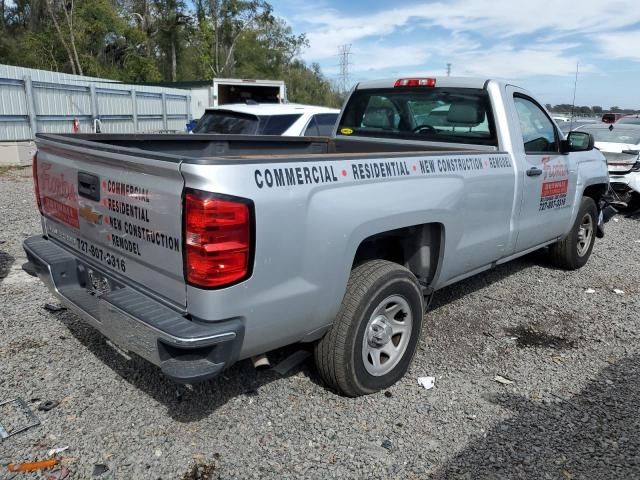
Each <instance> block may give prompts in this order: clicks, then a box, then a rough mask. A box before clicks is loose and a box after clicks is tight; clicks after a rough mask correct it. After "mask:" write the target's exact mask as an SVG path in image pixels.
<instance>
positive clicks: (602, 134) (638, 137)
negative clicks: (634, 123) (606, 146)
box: [578, 125, 640, 145]
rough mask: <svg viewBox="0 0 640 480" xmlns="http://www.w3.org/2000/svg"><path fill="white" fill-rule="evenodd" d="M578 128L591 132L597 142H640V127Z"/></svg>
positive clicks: (635, 143)
mask: <svg viewBox="0 0 640 480" xmlns="http://www.w3.org/2000/svg"><path fill="white" fill-rule="evenodd" d="M578 130H580V131H582V132H589V133H590V134H592V135H593V138H594V139H595V141H596V142H609V143H627V144H632V145H637V144H639V143H640V128H624V127H614V126H613V125H612V126H611V127H610V128H602V127H593V126H588V127H587V126H584V127H580V128H579V129H578Z"/></svg>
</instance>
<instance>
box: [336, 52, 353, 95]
mask: <svg viewBox="0 0 640 480" xmlns="http://www.w3.org/2000/svg"><path fill="white" fill-rule="evenodd" d="M338 57H339V58H340V61H339V64H338V65H339V67H340V73H339V74H338V83H339V85H340V90H341V91H342V92H346V91H347V90H348V89H349V88H351V74H350V71H349V67H350V66H351V65H352V63H351V59H350V57H351V44H350V43H349V44H345V45H340V46H339V47H338Z"/></svg>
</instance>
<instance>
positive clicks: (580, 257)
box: [550, 197, 598, 270]
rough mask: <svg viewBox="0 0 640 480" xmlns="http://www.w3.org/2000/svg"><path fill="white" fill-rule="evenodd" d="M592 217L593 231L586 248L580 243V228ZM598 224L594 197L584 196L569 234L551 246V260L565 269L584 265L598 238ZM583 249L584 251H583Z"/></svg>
mask: <svg viewBox="0 0 640 480" xmlns="http://www.w3.org/2000/svg"><path fill="white" fill-rule="evenodd" d="M587 216H589V217H590V222H591V226H592V231H591V235H590V241H589V242H588V244H587V243H585V244H584V249H582V248H581V247H580V245H579V241H580V240H581V237H580V230H581V227H582V225H583V223H584V222H586V221H587ZM597 226H598V209H597V208H596V203H595V202H594V201H593V199H592V198H589V197H582V202H581V204H580V209H579V210H578V216H577V217H576V220H575V222H574V224H573V227H572V228H571V231H570V232H569V234H568V235H567V236H566V237H565V238H564V239H562V240H560V241H559V242H556V243H554V244H553V245H551V247H550V255H551V261H552V262H553V264H554V265H555V266H557V267H559V268H562V269H564V270H577V269H578V268H580V267H582V266H584V264H586V263H587V261H588V260H589V257H590V256H591V251H592V250H593V245H594V243H595V240H596V231H597ZM581 250H582V251H581Z"/></svg>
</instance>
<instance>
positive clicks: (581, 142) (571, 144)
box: [562, 130, 595, 153]
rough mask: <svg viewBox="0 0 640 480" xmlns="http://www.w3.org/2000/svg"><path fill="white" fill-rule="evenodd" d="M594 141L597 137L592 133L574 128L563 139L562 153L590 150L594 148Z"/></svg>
mask: <svg viewBox="0 0 640 480" xmlns="http://www.w3.org/2000/svg"><path fill="white" fill-rule="evenodd" d="M594 143H595V139H594V138H593V135H591V134H590V133H587V132H580V131H576V130H574V131H572V132H569V134H568V135H567V139H566V140H563V141H562V153H569V152H588V151H589V150H593V145H594Z"/></svg>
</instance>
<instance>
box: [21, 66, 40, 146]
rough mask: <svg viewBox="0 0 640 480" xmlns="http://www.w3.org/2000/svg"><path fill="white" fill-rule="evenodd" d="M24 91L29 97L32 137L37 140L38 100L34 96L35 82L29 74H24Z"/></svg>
mask: <svg viewBox="0 0 640 480" xmlns="http://www.w3.org/2000/svg"><path fill="white" fill-rule="evenodd" d="M24 93H25V95H26V97H27V113H28V114H29V126H30V127H31V139H33V140H35V138H36V133H38V121H37V116H36V102H35V99H34V98H33V84H32V83H31V77H30V76H29V75H25V76H24Z"/></svg>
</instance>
